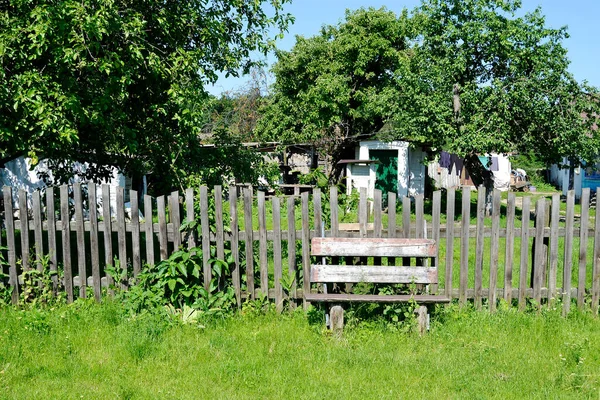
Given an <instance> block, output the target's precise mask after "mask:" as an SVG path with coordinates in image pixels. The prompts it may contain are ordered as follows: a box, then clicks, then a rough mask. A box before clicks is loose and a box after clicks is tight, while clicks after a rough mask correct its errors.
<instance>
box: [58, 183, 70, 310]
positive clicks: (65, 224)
mask: <svg viewBox="0 0 600 400" xmlns="http://www.w3.org/2000/svg"><path fill="white" fill-rule="evenodd" d="M60 222H61V225H62V226H61V227H62V247H63V266H64V277H65V291H66V292H67V302H68V303H72V302H73V270H72V269H71V226H70V225H71V224H70V222H71V217H70V215H69V187H68V186H67V185H62V186H61V187H60Z"/></svg>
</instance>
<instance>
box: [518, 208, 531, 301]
mask: <svg viewBox="0 0 600 400" xmlns="http://www.w3.org/2000/svg"><path fill="white" fill-rule="evenodd" d="M521 210H522V214H521V260H520V266H519V310H524V309H525V306H526V305H527V303H526V301H525V295H526V290H527V265H528V263H529V229H523V228H528V227H529V218H530V214H531V197H524V198H523V203H522V205H521Z"/></svg>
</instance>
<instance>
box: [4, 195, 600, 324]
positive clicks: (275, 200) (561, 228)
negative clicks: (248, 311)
mask: <svg viewBox="0 0 600 400" xmlns="http://www.w3.org/2000/svg"><path fill="white" fill-rule="evenodd" d="M84 189H87V190H85V191H82V185H81V184H74V185H72V186H66V185H64V186H61V187H60V188H59V191H60V194H59V196H58V198H56V193H55V189H54V188H47V189H46V190H45V193H44V194H43V195H42V193H40V192H35V193H33V195H32V196H31V198H30V201H29V202H28V196H27V194H26V193H25V192H23V191H21V192H20V193H19V196H18V202H17V203H16V205H17V206H16V207H15V206H14V204H15V203H14V199H13V192H12V189H11V188H10V187H4V188H3V195H4V212H3V221H2V224H1V225H0V226H1V227H2V230H3V231H4V232H1V233H2V235H0V239H2V237H3V236H4V237H5V238H6V243H1V242H0V246H4V247H5V249H6V250H5V251H4V254H5V258H4V259H5V260H7V265H2V266H1V267H2V268H3V270H4V272H5V273H6V272H8V276H9V278H8V281H7V282H6V283H7V284H9V285H11V286H13V287H14V290H13V301H15V302H16V301H17V300H18V297H19V286H20V275H21V273H22V271H24V270H27V269H29V268H35V267H37V268H38V269H39V268H42V264H43V261H44V259H43V255H47V256H46V257H47V258H46V260H47V262H48V263H49V268H51V269H54V270H56V269H57V268H58V266H59V264H60V265H62V270H63V274H64V278H63V279H64V281H63V284H64V290H65V291H66V294H67V299H68V301H73V300H74V298H75V297H85V296H86V295H87V291H88V289H87V288H88V287H91V288H93V293H94V297H95V298H96V299H97V300H100V299H101V296H102V293H103V290H102V288H103V286H110V285H111V284H112V282H111V277H110V276H107V274H106V272H105V267H106V266H107V265H115V264H116V261H118V264H117V265H119V266H120V267H121V268H123V269H125V270H128V271H129V272H130V273H131V275H132V276H133V277H135V276H137V275H138V274H139V273H140V271H141V270H142V268H143V266H144V265H146V264H148V265H153V264H155V263H156V262H158V261H160V260H164V259H167V258H168V257H169V255H170V254H172V252H173V251H174V250H175V249H178V248H180V247H181V246H187V247H188V248H194V247H196V246H198V247H200V248H202V253H203V258H202V259H203V276H204V284H205V286H206V287H207V288H208V287H209V285H210V282H211V265H210V259H211V248H212V249H213V250H214V251H215V253H216V257H217V258H220V259H223V257H224V256H225V251H226V249H230V251H231V253H230V254H231V256H232V257H233V260H234V267H233V269H232V271H231V274H232V276H231V279H232V282H233V286H234V289H235V293H236V297H237V299H238V303H240V302H241V301H243V299H244V298H255V297H256V296H257V295H259V293H262V294H263V295H266V296H267V297H268V298H269V299H272V300H274V301H275V302H276V304H277V305H278V306H280V305H281V304H282V302H283V299H284V297H285V296H288V297H289V298H290V300H291V301H302V299H303V295H302V293H304V292H306V291H310V290H317V288H316V287H312V288H311V287H310V283H309V278H308V276H306V274H307V273H308V270H309V268H308V266H309V265H310V262H311V261H310V239H311V238H312V237H314V236H323V235H325V236H333V237H405V238H408V237H414V238H425V237H427V238H431V239H434V240H436V241H438V243H439V248H440V250H439V251H440V254H439V257H438V260H439V264H440V265H438V266H437V267H438V269H439V272H440V283H439V285H433V286H432V287H430V288H429V291H430V292H431V293H432V294H435V293H444V294H445V295H447V296H450V297H452V298H456V299H458V301H459V302H460V303H461V304H464V303H466V302H467V301H470V300H472V301H473V302H474V304H475V305H476V306H477V307H482V305H483V304H484V303H487V305H488V307H489V309H490V310H492V311H493V310H495V309H496V307H497V305H498V300H499V299H504V300H505V301H506V302H507V303H508V304H514V305H516V306H518V307H519V308H521V309H523V308H525V307H526V305H527V303H528V302H529V303H530V304H533V305H536V306H538V307H541V306H542V305H544V304H547V305H548V306H552V305H553V304H554V300H556V299H561V300H563V302H562V307H564V311H565V312H568V311H569V308H570V306H571V302H572V301H571V299H574V300H575V301H576V304H577V306H578V307H579V308H584V307H586V306H589V307H591V309H592V310H593V312H594V313H597V311H598V305H599V298H600V218H596V212H595V211H593V212H591V210H590V191H589V189H585V190H584V192H583V196H582V198H581V204H580V211H579V214H578V215H576V213H575V210H576V206H575V198H574V195H573V193H572V192H571V193H569V195H568V196H567V199H566V206H565V204H564V203H561V199H560V197H559V195H558V194H555V195H553V196H552V198H551V201H550V202H549V203H548V201H547V199H545V198H540V199H538V200H537V201H536V202H535V204H532V201H531V197H522V198H521V197H516V195H515V194H514V193H509V194H508V198H507V199H506V200H504V201H503V200H502V199H501V194H500V192H498V191H494V193H493V201H492V212H491V216H489V217H488V216H487V215H486V212H485V191H484V190H483V189H480V190H479V191H473V190H471V189H469V188H467V189H465V190H463V191H462V192H458V191H455V190H454V189H450V190H448V191H447V192H445V197H444V198H442V192H441V191H436V192H434V193H433V196H432V199H431V200H430V201H429V200H428V201H426V200H425V199H424V197H423V196H422V195H419V196H415V197H414V198H408V197H404V198H402V199H397V197H396V194H395V193H388V197H387V207H386V208H385V209H384V208H383V207H382V193H381V192H380V191H375V196H374V199H367V195H366V191H364V190H361V191H360V202H359V206H358V212H357V220H358V222H357V223H356V221H354V222H355V223H354V224H341V223H340V211H342V208H341V204H338V191H337V188H335V187H332V188H330V190H329V192H328V193H326V194H325V195H326V196H325V195H324V194H323V193H322V192H321V191H320V190H319V189H314V190H313V192H312V193H308V192H305V193H302V194H301V196H299V197H298V196H290V197H286V198H283V197H278V196H270V197H267V196H266V195H265V193H264V192H261V191H258V192H256V193H254V191H253V188H252V187H250V186H245V187H237V186H232V187H229V188H227V190H226V191H224V190H223V188H222V187H220V186H215V187H214V188H213V189H212V190H209V188H207V187H205V186H202V187H200V188H199V190H197V191H196V190H194V189H187V190H186V191H185V193H184V194H183V195H180V193H179V192H173V193H172V194H171V195H169V196H160V197H158V198H152V197H150V196H144V198H143V215H144V216H146V218H140V212H139V211H140V207H139V205H138V195H137V193H136V192H135V191H131V193H130V196H129V197H130V199H131V201H130V209H128V210H126V208H125V203H124V198H125V196H124V195H125V193H124V190H123V189H122V188H115V187H109V186H106V185H103V186H102V187H101V193H97V191H98V189H97V187H96V186H95V185H93V184H89V185H85V186H84ZM111 191H116V209H115V210H111V208H110V206H104V207H102V214H101V215H100V214H99V213H98V208H97V207H88V206H87V205H89V204H102V203H103V199H109V198H110V194H111ZM84 193H85V195H84ZM474 195H475V196H476V197H477V201H476V209H475V212H474V213H472V207H473V208H475V204H472V198H473V199H474V197H473V196H474ZM399 200H401V207H397V202H398V201H399ZM443 200H444V201H443ZM518 200H519V201H520V204H519V207H517V201H518ZM55 201H56V203H55ZM325 201H327V202H328V204H325ZM298 203H299V204H298ZM28 204H32V207H28ZM55 204H57V205H58V207H57V206H55ZM561 204H562V208H563V210H561ZM105 205H108V202H105ZM297 205H298V206H299V210H298V211H299V213H298V212H297V210H296V208H297V207H296V206H297ZM398 205H399V204H398ZM282 209H285V214H284V213H283V212H282ZM397 209H401V210H402V212H401V215H400V214H398V215H397V214H396V212H397ZM254 210H256V211H257V213H256V214H257V217H258V218H257V220H255V219H254V218H253V217H254V216H255V215H253V211H254ZM426 210H427V213H426ZM17 211H18V212H17ZM344 211H345V210H344ZM325 214H326V215H325ZM472 214H473V217H474V218H472ZM22 216H28V217H27V218H22ZM444 217H445V221H444ZM576 217H577V218H576ZM155 221H156V222H155ZM186 221H187V222H190V221H197V223H198V225H197V226H198V229H197V230H196V229H192V230H189V229H188V230H181V226H182V224H184V223H185V222H186ZM447 221H450V222H447ZM348 225H354V227H352V226H350V229H345V228H347V227H348ZM267 228H269V229H267ZM23 232H29V234H27V235H26V234H22V233H23ZM242 243H244V244H245V246H243V248H244V249H245V254H242V255H240V254H239V253H240V252H239V249H240V248H241V246H240V244H242ZM255 244H256V246H255ZM297 245H298V246H297ZM297 248H298V249H299V251H297ZM575 249H577V252H574V251H575ZM102 254H103V255H104V256H103V257H101V255H102ZM256 254H257V255H258V257H256V259H257V264H258V265H255V261H254V260H255V256H256ZM240 258H245V271H242V265H243V264H242V263H241V262H240ZM286 261H287V267H286V266H285V263H286ZM387 262H388V265H389V264H392V263H402V260H394V259H390V260H388V261H387ZM6 270H8V271H6ZM243 274H245V278H246V279H245V283H244V279H243V277H242V276H243ZM288 274H291V275H290V276H294V277H295V278H296V279H295V280H294V284H293V285H292V286H291V287H290V288H287V289H286V290H285V291H284V288H283V287H282V278H283V277H284V275H288ZM54 279H55V283H56V277H55V278H54ZM296 282H298V283H299V285H296ZM123 289H127V286H126V285H125V284H124V285H123Z"/></svg>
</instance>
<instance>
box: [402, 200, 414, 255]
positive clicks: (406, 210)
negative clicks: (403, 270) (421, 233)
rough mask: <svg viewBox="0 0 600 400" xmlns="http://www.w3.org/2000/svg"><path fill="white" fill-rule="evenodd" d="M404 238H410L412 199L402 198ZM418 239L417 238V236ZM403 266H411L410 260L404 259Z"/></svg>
mask: <svg viewBox="0 0 600 400" xmlns="http://www.w3.org/2000/svg"><path fill="white" fill-rule="evenodd" d="M402 237H403V238H406V239H408V238H409V237H410V197H408V196H404V197H402ZM415 237H416V236H415ZM402 265H404V266H408V265H410V258H403V259H402Z"/></svg>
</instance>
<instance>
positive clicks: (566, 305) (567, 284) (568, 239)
mask: <svg viewBox="0 0 600 400" xmlns="http://www.w3.org/2000/svg"><path fill="white" fill-rule="evenodd" d="M574 223H575V192H573V191H572V190H570V191H569V192H568V193H567V216H566V219H565V254H564V262H563V266H564V270H563V298H562V299H563V314H564V315H566V314H568V313H569V311H570V310H571V274H572V272H571V268H573V225H574Z"/></svg>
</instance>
